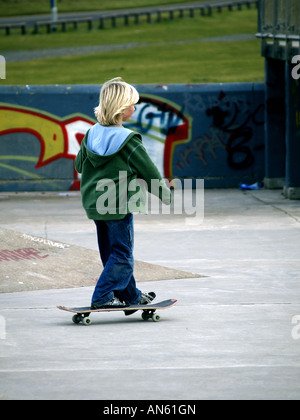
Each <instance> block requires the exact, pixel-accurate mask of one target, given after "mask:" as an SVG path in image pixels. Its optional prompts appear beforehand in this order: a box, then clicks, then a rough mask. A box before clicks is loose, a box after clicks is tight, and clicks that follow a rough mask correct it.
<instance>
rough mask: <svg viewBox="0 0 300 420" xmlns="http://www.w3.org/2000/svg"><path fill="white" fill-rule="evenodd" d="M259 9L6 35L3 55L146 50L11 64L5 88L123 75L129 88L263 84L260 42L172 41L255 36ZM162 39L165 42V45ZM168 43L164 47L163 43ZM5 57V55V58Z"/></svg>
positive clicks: (2, 42) (105, 78) (73, 82)
mask: <svg viewBox="0 0 300 420" xmlns="http://www.w3.org/2000/svg"><path fill="white" fill-rule="evenodd" d="M256 29H257V11H256V10H255V9H251V10H247V9H243V10H242V11H234V12H228V11H226V12H223V13H222V14H218V13H214V14H213V16H212V17H201V16H197V17H195V18H193V19H189V18H184V19H179V18H177V19H175V20H174V21H169V20H166V21H164V22H161V23H152V24H148V23H141V24H139V25H134V24H131V25H130V26H128V27H125V26H123V25H120V26H118V27H117V28H107V29H105V30H102V31H99V30H97V29H94V30H93V31H92V32H88V31H87V30H86V29H85V27H80V28H79V29H78V30H77V31H72V30H70V31H68V32H67V33H53V34H51V35H49V34H41V35H31V34H28V35H26V36H21V35H19V34H14V35H12V36H10V37H5V36H3V35H1V44H2V48H3V50H4V51H5V50H32V49H39V48H50V47H51V48H53V47H64V46H80V45H98V44H114V43H117V44H120V43H126V42H147V43H149V44H153V45H149V46H147V47H138V48H134V49H124V50H121V51H114V52H106V53H98V54H90V55H87V56H67V57H61V58H48V59H39V60H32V61H28V62H20V63H9V62H8V63H7V76H6V77H7V79H6V80H5V81H3V80H2V81H1V83H3V82H4V83H6V84H55V83H58V84H77V83H87V84H88V83H102V82H103V81H104V80H107V79H109V78H111V77H115V76H117V75H118V76H122V77H124V78H125V79H126V80H128V81H129V82H130V83H201V82H205V83H207V82H211V83H213V82H243V81H249V82H250V81H263V78H264V60H263V59H262V58H261V56H260V42H259V41H258V40H253V41H246V42H226V43H225V42H187V43H184V44H174V43H171V44H170V42H174V41H183V40H193V41H195V40H198V39H201V38H208V37H215V36H222V35H229V34H241V33H253V34H254V33H255V32H256ZM160 40H163V41H160ZM164 43H165V44H164ZM3 55H4V56H5V54H3Z"/></svg>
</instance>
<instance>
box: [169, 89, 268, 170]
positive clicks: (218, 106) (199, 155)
mask: <svg viewBox="0 0 300 420" xmlns="http://www.w3.org/2000/svg"><path fill="white" fill-rule="evenodd" d="M250 105H251V104H250V103H249V102H247V101H246V100H241V99H238V98H235V99H232V98H231V99H230V98H228V97H227V95H226V94H225V93H224V92H223V91H221V92H220V94H219V97H218V100H217V101H216V102H215V104H213V105H212V106H211V107H209V108H207V109H206V112H205V113H206V115H207V116H208V117H212V120H213V124H212V125H211V126H210V128H209V130H210V131H209V133H205V134H203V135H202V136H199V137H196V138H195V140H194V141H193V143H192V144H191V145H189V146H187V147H186V148H185V150H183V151H180V153H179V156H180V159H179V160H178V161H177V163H176V166H177V168H178V169H183V167H184V166H185V165H190V163H191V162H190V160H191V159H197V160H200V162H201V163H202V165H203V166H208V156H210V157H212V158H213V159H214V160H216V159H217V149H223V150H225V151H226V152H227V163H228V166H229V167H230V168H233V169H246V168H249V167H250V166H252V165H253V163H254V154H253V151H252V150H251V148H250V146H249V145H248V143H249V141H250V140H251V139H252V137H253V128H252V126H253V125H262V124H263V122H262V121H260V120H259V114H260V112H261V111H262V107H263V105H260V106H258V107H257V108H256V109H255V110H254V112H253V111H251V107H250ZM250 123H251V124H250ZM262 147H263V146H262ZM257 149H258V148H257V147H254V150H257Z"/></svg>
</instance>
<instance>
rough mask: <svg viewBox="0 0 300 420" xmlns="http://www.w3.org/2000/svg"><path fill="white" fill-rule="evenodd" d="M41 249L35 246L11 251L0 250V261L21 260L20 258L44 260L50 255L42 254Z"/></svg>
mask: <svg viewBox="0 0 300 420" xmlns="http://www.w3.org/2000/svg"><path fill="white" fill-rule="evenodd" d="M40 254H41V253H40V251H38V250H36V249H34V248H22V249H15V250H13V251H10V250H9V249H2V250H0V262H2V261H19V260H36V259H38V260H42V259H44V258H47V257H48V256H49V255H40Z"/></svg>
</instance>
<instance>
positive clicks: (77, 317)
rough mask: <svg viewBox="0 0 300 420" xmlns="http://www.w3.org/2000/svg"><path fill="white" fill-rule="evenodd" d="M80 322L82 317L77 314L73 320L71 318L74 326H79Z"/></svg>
mask: <svg viewBox="0 0 300 420" xmlns="http://www.w3.org/2000/svg"><path fill="white" fill-rule="evenodd" d="M81 320H82V316H81V315H79V314H77V315H74V316H73V318H72V321H73V322H74V324H79V323H80V322H81Z"/></svg>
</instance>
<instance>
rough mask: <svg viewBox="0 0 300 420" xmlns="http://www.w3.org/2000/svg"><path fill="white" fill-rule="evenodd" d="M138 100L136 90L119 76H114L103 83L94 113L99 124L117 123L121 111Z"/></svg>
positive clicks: (120, 119) (118, 122)
mask: <svg viewBox="0 0 300 420" xmlns="http://www.w3.org/2000/svg"><path fill="white" fill-rule="evenodd" d="M138 100H139V94H138V92H137V90H136V89H135V88H134V87H133V86H131V85H129V84H128V83H126V82H124V80H123V79H122V78H121V77H116V78H114V79H112V80H109V81H108V82H105V83H104V84H103V86H102V89H101V91H100V97H99V105H98V106H97V107H96V108H94V113H95V116H96V118H97V120H98V121H99V123H100V124H101V125H104V126H109V125H118V124H121V123H122V114H123V112H124V111H125V110H126V109H127V108H128V107H129V106H131V105H135V104H136V103H137V102H138Z"/></svg>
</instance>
